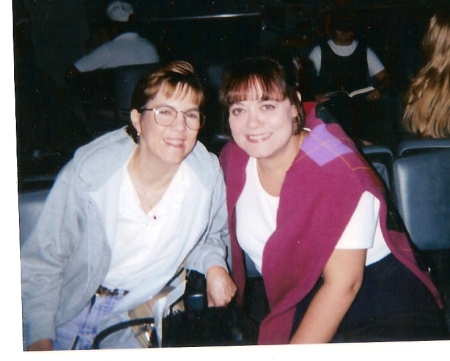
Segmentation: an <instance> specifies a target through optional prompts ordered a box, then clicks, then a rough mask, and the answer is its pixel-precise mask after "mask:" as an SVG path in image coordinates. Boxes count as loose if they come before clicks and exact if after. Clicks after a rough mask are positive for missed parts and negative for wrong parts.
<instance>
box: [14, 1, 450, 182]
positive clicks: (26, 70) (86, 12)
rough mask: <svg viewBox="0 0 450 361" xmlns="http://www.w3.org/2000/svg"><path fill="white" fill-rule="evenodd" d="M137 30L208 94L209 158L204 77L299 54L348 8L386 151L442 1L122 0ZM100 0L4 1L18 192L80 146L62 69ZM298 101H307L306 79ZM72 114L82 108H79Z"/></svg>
mask: <svg viewBox="0 0 450 361" xmlns="http://www.w3.org/2000/svg"><path fill="white" fill-rule="evenodd" d="M128 2H130V3H131V4H132V5H133V6H134V8H135V12H136V26H137V30H138V32H139V33H140V34H141V35H142V36H144V37H146V38H148V39H149V40H151V41H152V42H153V43H154V44H155V45H156V47H157V49H158V51H159V53H160V56H161V60H162V61H170V60H181V59H182V60H187V61H189V62H191V63H192V64H193V65H194V66H195V67H196V69H197V71H198V72H199V73H200V75H201V76H202V78H203V79H204V81H205V84H206V86H207V90H208V104H209V107H208V109H207V110H206V112H207V119H208V127H206V128H205V129H203V130H202V132H201V134H200V139H201V140H202V141H203V142H204V143H205V145H207V146H208V147H209V148H210V149H211V151H213V152H216V153H217V152H218V148H216V147H215V145H214V144H213V141H212V139H213V138H214V136H215V135H216V134H217V133H220V131H221V112H220V107H219V104H218V100H217V95H218V93H217V84H216V83H217V81H218V80H220V79H218V78H211V76H210V75H209V73H208V72H209V71H211V70H214V69H216V68H214V66H216V65H217V66H218V67H219V68H218V69H219V70H222V69H223V67H224V66H226V64H227V63H228V62H230V61H232V60H234V59H236V58H238V57H242V56H246V55H250V54H273V53H277V54H280V53H282V54H296V55H300V56H303V57H306V56H307V55H308V53H309V51H310V50H311V49H312V47H313V46H315V45H317V43H318V42H319V41H321V40H324V39H326V38H327V35H328V27H327V24H328V16H329V14H330V12H331V11H332V10H333V8H334V6H336V5H338V4H341V3H348V4H350V5H351V6H353V7H354V9H355V11H356V13H357V15H358V18H357V30H356V38H357V39H360V40H364V41H365V42H366V43H367V44H368V45H369V46H370V47H371V48H372V49H373V50H374V51H375V52H376V54H377V55H378V56H379V58H380V60H381V61H382V62H383V63H384V65H385V66H386V69H387V71H388V72H389V74H390V75H391V76H392V79H393V87H392V90H391V92H390V94H389V95H388V96H386V97H385V98H384V99H383V109H382V115H381V119H380V129H381V132H382V137H381V139H380V143H382V144H385V145H388V146H389V147H392V148H395V146H396V145H397V144H398V142H399V141H401V140H402V139H403V137H404V134H403V132H402V129H401V127H400V119H401V114H402V102H401V97H402V95H403V93H404V91H405V88H406V86H407V84H408V81H409V80H410V78H411V77H412V76H413V75H414V74H415V72H416V71H417V69H418V68H419V67H420V65H421V64H422V52H421V48H420V43H421V38H422V36H423V34H424V31H425V29H426V26H427V23H428V21H429V19H430V18H431V16H432V15H433V14H434V12H435V11H436V10H437V9H439V8H441V7H442V6H443V5H444V4H445V3H448V1H445V0H434V1H433V0H431V1H406V0H403V1H374V0H365V1H362V0H361V1H357V0H355V1H338V0H334V1H333V0H330V1H313V0H309V1H300V0H297V1H294V0H290V1H287V0H286V1H282V0H247V1H237V0H228V1H224V0H222V1H212V0H179V1H152V0H134V1H133V0H130V1H128ZM108 3H109V1H104V0H92V1H88V0H86V1H82V0H58V1H53V2H52V1H50V0H40V1H37V2H36V1H34V0H13V2H12V5H13V8H12V10H13V35H14V78H15V106H16V125H17V159H18V187H19V190H22V189H25V188H26V187H25V185H27V187H28V188H30V187H31V188H33V187H39V184H40V183H39V182H40V181H41V180H42V181H43V184H46V180H50V181H51V180H52V179H53V177H54V175H55V174H56V173H57V172H58V171H59V169H60V168H61V166H62V165H63V164H65V163H66V162H67V161H68V160H69V159H70V158H71V157H72V155H73V152H74V150H75V149H76V148H77V147H79V146H80V145H82V144H85V143H86V142H88V141H90V140H91V139H92V137H90V136H89V134H87V133H86V129H85V126H84V123H83V121H81V120H80V118H81V117H80V114H79V113H80V108H77V107H76V106H74V104H78V103H77V101H78V99H77V98H76V94H74V92H73V91H72V89H71V84H68V83H66V81H65V78H64V74H65V70H66V69H67V68H68V67H69V65H70V64H72V63H73V62H74V61H76V60H77V59H78V58H80V57H81V56H82V55H83V54H85V53H87V52H89V51H90V50H91V49H92V48H94V47H95V39H96V36H98V34H99V33H100V29H101V28H102V25H103V21H104V11H105V10H104V9H105V8H106V5H107V4H108ZM304 87H305V94H304V97H303V98H304V99H305V98H306V99H307V100H308V95H309V93H308V90H309V84H308V83H306V84H305V85H304ZM81 110H82V108H81Z"/></svg>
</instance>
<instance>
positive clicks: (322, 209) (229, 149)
mask: <svg viewBox="0 0 450 361" xmlns="http://www.w3.org/2000/svg"><path fill="white" fill-rule="evenodd" d="M314 105H315V104H314V103H306V104H305V108H306V110H307V112H308V115H307V118H306V121H307V127H309V128H311V133H310V134H309V136H308V137H307V138H306V139H305V141H304V143H303V145H302V147H301V149H300V151H299V153H298V155H297V157H296V159H295V160H294V162H293V164H292V166H291V167H290V169H289V170H288V172H287V173H286V178H285V180H284V183H283V186H282V189H281V194H280V202H279V208H278V213H277V227H276V230H275V231H274V233H273V234H272V235H271V237H270V238H269V239H268V241H267V243H266V246H265V248H264V252H263V262H262V275H263V279H264V285H265V288H266V292H267V298H268V300H269V305H270V310H271V312H270V313H269V315H268V316H267V317H266V318H265V319H264V320H263V322H262V324H261V326H260V331H259V339H258V343H259V344H286V343H288V342H289V336H290V332H291V328H292V323H293V318H294V313H295V309H296V305H297V304H298V303H299V302H300V301H301V300H302V299H303V298H304V297H305V296H306V295H307V294H308V293H309V291H310V290H311V289H312V288H313V286H314V285H315V283H316V282H317V280H318V279H319V277H320V276H321V273H322V270H323V269H324V267H325V264H326V262H327V260H328V259H329V257H330V255H331V253H332V252H333V250H334V248H335V246H336V244H337V242H338V240H339V239H340V236H341V235H342V233H343V231H344V229H345V227H346V225H347V223H348V222H349V220H350V217H351V215H352V214H353V212H354V210H355V208H356V206H357V204H358V202H359V199H360V197H361V195H362V194H363V192H364V191H369V192H370V193H372V194H373V195H374V196H375V197H376V198H378V199H379V200H380V223H381V229H382V232H383V236H384V238H385V240H386V242H387V244H388V246H389V248H390V250H391V252H392V254H393V255H394V256H395V257H397V258H398V259H399V260H400V261H401V262H402V263H403V264H404V265H406V266H407V267H408V268H409V269H410V270H411V271H412V272H413V273H414V274H415V275H416V276H417V277H419V278H420V279H421V280H422V281H423V282H424V283H425V284H426V286H427V287H428V288H429V289H430V291H431V292H432V293H433V295H434V297H435V298H436V301H437V302H438V304H439V306H440V307H441V308H442V301H441V299H440V297H439V293H438V291H437V289H436V288H435V286H434V285H433V283H432V282H431V279H430V277H429V275H428V274H427V273H425V272H423V271H422V270H420V269H419V267H418V266H417V263H416V261H415V258H414V255H413V253H412V250H411V248H410V245H409V243H408V240H407V236H406V235H405V234H404V233H402V232H400V231H398V230H394V229H388V226H387V224H388V222H387V221H388V220H387V217H388V211H387V205H386V201H385V198H384V197H385V195H384V189H383V187H382V185H381V182H380V181H379V178H378V177H377V176H376V174H375V173H374V171H372V169H371V168H370V166H369V165H368V164H367V163H366V162H365V161H364V159H363V158H362V156H361V155H360V153H359V152H358V150H357V149H356V148H355V146H354V144H353V142H352V141H351V140H350V139H349V138H348V137H347V135H346V134H345V133H344V132H343V131H342V129H341V127H340V126H339V125H337V124H326V123H325V122H323V121H322V120H321V119H319V118H317V117H316V112H315V107H314ZM248 159H249V157H248V155H247V154H246V153H245V152H244V151H242V150H241V149H240V148H239V147H238V146H237V145H236V144H235V143H234V142H233V141H230V142H229V143H228V144H227V145H226V146H225V147H224V149H223V151H222V152H221V154H220V161H221V164H222V167H223V170H224V176H225V183H226V187H227V207H228V220H229V230H230V236H231V253H232V276H233V279H234V281H235V282H236V285H237V287H238V296H237V297H238V300H239V302H242V297H243V293H244V287H245V268H244V262H243V251H242V249H241V248H240V246H239V243H238V241H237V237H236V203H237V201H238V198H239V196H240V194H241V192H242V190H243V188H244V184H245V167H246V165H247V162H248ZM391 223H392V222H389V224H391ZM390 228H393V227H390Z"/></svg>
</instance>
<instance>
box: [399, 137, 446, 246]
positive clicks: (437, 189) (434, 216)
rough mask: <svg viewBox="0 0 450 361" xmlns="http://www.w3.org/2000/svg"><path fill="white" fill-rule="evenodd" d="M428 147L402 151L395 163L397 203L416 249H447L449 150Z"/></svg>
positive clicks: (410, 146)
mask: <svg viewBox="0 0 450 361" xmlns="http://www.w3.org/2000/svg"><path fill="white" fill-rule="evenodd" d="M416 142H417V141H416ZM418 143H420V141H418ZM427 143H428V144H417V147H412V144H409V145H408V147H407V149H408V152H406V151H405V149H406V147H402V152H400V153H399V154H401V155H400V156H399V157H398V158H397V159H396V160H395V161H394V165H393V188H394V192H395V198H396V203H397V207H398V211H399V213H400V215H401V217H402V219H403V221H404V223H405V226H406V228H407V230H408V232H409V234H410V236H411V239H412V241H413V242H414V243H415V244H416V246H417V247H418V248H419V249H422V250H433V249H442V248H450V147H449V148H442V147H440V148H439V147H434V146H433V144H431V143H435V142H431V143H430V142H427ZM435 144H436V143H435ZM438 144H440V145H442V144H443V142H438ZM430 145H431V146H433V147H429V146H430Z"/></svg>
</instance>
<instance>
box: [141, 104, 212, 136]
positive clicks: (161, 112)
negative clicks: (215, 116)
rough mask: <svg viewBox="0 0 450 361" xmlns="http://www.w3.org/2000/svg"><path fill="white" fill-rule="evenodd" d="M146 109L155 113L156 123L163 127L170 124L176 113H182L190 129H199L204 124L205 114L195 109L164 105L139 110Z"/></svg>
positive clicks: (143, 109)
mask: <svg viewBox="0 0 450 361" xmlns="http://www.w3.org/2000/svg"><path fill="white" fill-rule="evenodd" d="M146 110H148V111H152V112H153V113H154V114H155V122H156V124H158V125H161V126H163V127H168V126H169V125H171V124H172V123H173V122H174V121H175V119H177V115H178V113H181V114H183V119H184V123H185V124H186V127H188V128H189V129H191V130H199V129H200V128H201V127H203V125H204V124H205V116H204V115H203V114H202V113H201V112H200V111H199V110H197V109H193V110H187V111H182V110H176V109H175V108H173V107H171V106H169V105H164V106H162V107H158V108H141V109H140V111H139V112H141V113H142V112H143V111H146Z"/></svg>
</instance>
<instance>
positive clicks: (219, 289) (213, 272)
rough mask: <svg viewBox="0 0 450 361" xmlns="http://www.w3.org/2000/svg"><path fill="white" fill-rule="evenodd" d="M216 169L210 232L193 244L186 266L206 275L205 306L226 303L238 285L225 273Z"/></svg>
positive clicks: (225, 238)
mask: <svg viewBox="0 0 450 361" xmlns="http://www.w3.org/2000/svg"><path fill="white" fill-rule="evenodd" d="M215 166H217V167H218V168H217V169H218V172H217V177H216V184H215V186H214V190H213V194H212V205H211V214H210V219H209V232H208V234H207V235H206V239H205V242H203V243H201V244H200V245H198V246H197V247H196V249H195V250H194V251H193V252H192V254H191V256H190V257H189V260H188V263H187V265H186V268H189V269H195V270H197V271H199V272H201V273H203V274H205V276H206V289H207V297H208V306H225V305H227V304H228V303H229V302H230V301H231V299H232V298H233V297H234V295H235V293H236V290H237V287H236V285H235V284H234V282H233V280H232V279H231V277H230V275H229V273H228V265H227V258H228V257H229V252H230V249H229V248H230V238H229V234H228V220H227V218H228V215H227V209H226V199H225V196H226V195H225V183H224V180H223V175H222V172H221V170H220V168H219V164H218V162H217V163H216V165H215Z"/></svg>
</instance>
